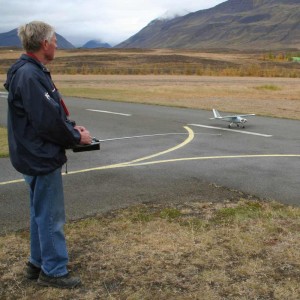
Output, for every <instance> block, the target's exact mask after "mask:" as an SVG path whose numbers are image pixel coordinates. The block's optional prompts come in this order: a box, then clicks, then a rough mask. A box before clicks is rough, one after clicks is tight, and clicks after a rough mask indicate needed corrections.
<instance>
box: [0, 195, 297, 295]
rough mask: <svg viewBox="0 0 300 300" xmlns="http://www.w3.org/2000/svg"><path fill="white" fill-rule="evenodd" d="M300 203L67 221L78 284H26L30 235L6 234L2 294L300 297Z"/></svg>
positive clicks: (249, 203) (0, 245) (187, 207)
mask: <svg viewBox="0 0 300 300" xmlns="http://www.w3.org/2000/svg"><path fill="white" fill-rule="evenodd" d="M299 229H300V209H299V208H293V207H290V206H284V205H281V204H278V203H270V202H262V201H257V200H255V199H251V200H249V199H248V200H245V199H240V200H239V201H238V202H228V201H227V202H226V201H224V202H223V203H218V204H213V203H209V202H207V203H197V202H195V203H188V204H178V205H175V204H174V205H173V206H168V207H166V206H163V205H139V206H135V207H131V208H128V209H124V210H119V211H115V212H111V213H110V214H107V215H99V216H96V217H94V218H90V219H85V220H81V221H78V222H74V223H70V224H69V225H68V226H67V227H66V235H67V237H68V244H69V252H70V256H71V265H70V267H71V269H72V270H74V271H77V272H79V273H80V276H81V278H82V280H83V283H84V284H83V286H82V287H80V288H79V289H76V290H72V291H69V290H57V289H52V288H48V289H45V288H41V287H39V286H37V285H36V283H35V282H29V281H26V280H25V279H24V278H23V276H22V269H23V266H24V261H26V256H27V254H28V244H29V243H28V239H29V237H28V235H29V234H28V232H27V231H24V232H19V233H15V234H8V235H6V236H2V237H0V251H1V255H0V278H1V281H0V298H1V299H41V298H42V299H205V300H206V299H207V300H208V299H239V300H240V299H278V300H285V299H286V300H296V299H299V298H300V286H299V280H300V264H299V261H300V251H299V249H300V235H299V232H300V231H299Z"/></svg>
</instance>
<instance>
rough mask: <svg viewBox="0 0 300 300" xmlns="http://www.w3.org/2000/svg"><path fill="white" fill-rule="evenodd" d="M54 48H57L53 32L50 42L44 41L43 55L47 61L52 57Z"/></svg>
mask: <svg viewBox="0 0 300 300" xmlns="http://www.w3.org/2000/svg"><path fill="white" fill-rule="evenodd" d="M56 49H57V39H56V36H55V34H54V35H53V37H52V39H51V40H50V42H48V41H45V42H44V56H45V60H46V61H47V63H48V62H50V61H52V60H53V59H54V54H55V50H56Z"/></svg>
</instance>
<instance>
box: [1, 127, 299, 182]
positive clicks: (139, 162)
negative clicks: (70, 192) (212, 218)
mask: <svg viewBox="0 0 300 300" xmlns="http://www.w3.org/2000/svg"><path fill="white" fill-rule="evenodd" d="M184 128H185V129H186V130H187V132H188V134H189V135H188V137H187V139H186V140H185V141H184V142H182V143H181V144H179V145H177V146H175V147H172V148H170V149H167V150H165V151H162V152H159V153H156V154H152V155H149V156H145V157H141V158H138V159H135V160H132V161H129V162H123V163H118V164H113V165H107V166H102V167H96V168H90V169H83V170H78V171H71V172H68V174H67V175H69V174H70V175H72V174H79V173H87V172H91V171H99V170H108V169H117V168H126V167H137V166H146V165H155V164H164V163H173V162H174V163H175V162H181V161H193V160H210V159H234V158H268V157H279V158H280V157H300V154H257V155H248V154H245V155H227V156H224V155H223V156H198V157H183V158H174V159H166V160H156V161H149V162H142V161H145V160H148V159H151V158H154V157H157V156H161V155H163V154H166V153H170V152H172V151H175V150H177V149H180V148H182V147H184V146H185V145H187V144H188V143H190V142H191V141H192V140H193V139H194V136H195V134H194V132H193V130H192V129H190V128H189V127H187V126H185V127H184ZM63 175H66V174H63ZM23 181H24V179H17V180H11V181H4V182H0V185H6V184H12V183H19V182H23Z"/></svg>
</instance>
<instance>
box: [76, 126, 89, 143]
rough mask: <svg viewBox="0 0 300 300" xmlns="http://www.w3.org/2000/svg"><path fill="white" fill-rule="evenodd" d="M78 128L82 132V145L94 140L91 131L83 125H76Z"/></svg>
mask: <svg viewBox="0 0 300 300" xmlns="http://www.w3.org/2000/svg"><path fill="white" fill-rule="evenodd" d="M74 128H75V129H76V130H78V131H79V133H80V145H89V144H91V142H92V137H91V135H90V132H89V131H88V130H87V129H86V128H85V127H83V126H75V127H74Z"/></svg>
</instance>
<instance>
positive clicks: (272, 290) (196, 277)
mask: <svg viewBox="0 0 300 300" xmlns="http://www.w3.org/2000/svg"><path fill="white" fill-rule="evenodd" d="M0 53H1V58H0V72H1V67H2V68H3V69H2V70H4V69H5V68H7V66H8V65H9V63H12V61H13V60H15V59H16V58H17V57H18V56H19V55H20V51H7V50H6V52H4V51H2V52H1V51H0ZM159 56H161V57H159ZM101 57H102V58H101ZM100 58H101V59H102V60H101V59H100ZM192 58H193V59H192ZM174 59H175V62H174ZM55 61H57V62H56V64H54V65H49V67H50V69H51V68H53V70H54V74H53V79H54V81H55V83H56V85H57V87H58V88H59V89H60V91H61V92H62V94H63V95H65V96H79V97H87V98H94V99H104V100H111V101H129V102H140V103H150V104H156V105H168V106H177V107H191V108H196V109H207V110H210V109H212V108H217V109H219V110H220V111H228V112H239V113H250V112H253V113H256V114H259V115H266V116H273V117H282V118H290V119H297V120H299V119H300V102H299V101H300V100H299V95H300V78H299V65H297V64H290V63H289V62H285V61H276V60H275V61H274V60H272V61H266V59H265V58H264V57H263V54H245V53H244V54H243V53H233V54H232V53H225V54H224V53H197V52H192V51H190V52H186V53H174V52H173V51H169V52H168V51H166V50H164V51H163V52H162V51H158V50H155V51H154V50H148V51H145V50H144V51H138V50H134V51H133V50H128V51H123V52H122V51H120V50H119V51H116V50H111V51H109V52H107V51H106V50H105V51H104V50H103V51H102V50H101V51H100V50H99V51H96V52H94V51H59V52H58V57H57V60H55ZM82 61H83V62H84V64H83V62H82ZM95 61H96V63H97V64H98V67H97V68H98V69H97V68H96V69H95V73H97V72H98V73H100V72H102V73H101V74H91V73H92V72H91V71H90V69H89V67H88V64H87V62H91V64H90V65H93V64H95ZM133 61H136V62H137V63H136V64H134V65H133V67H134V68H131V69H130V68H129V66H130V65H131V64H132V62H133ZM151 62H152V63H151ZM195 62H196V66H195ZM68 63H69V65H68ZM76 63H77V64H78V68H79V69H75V67H74V64H76ZM200 63H203V64H204V65H203V66H202V65H201V66H200ZM105 64H106V67H105V68H106V69H105V68H104V67H103V66H105ZM151 64H152V66H153V67H155V68H153V69H152V71H151V68H150V66H151ZM66 66H67V67H68V68H67V69H66V70H67V71H66V72H60V71H59V70H62V69H64V68H66ZM118 66H119V67H120V68H119V69H118ZM138 66H139V68H138ZM165 66H168V68H167V69H166V70H165V74H164V75H162V74H161V72H162V71H160V72H158V70H163V69H164V67H165ZM175 66H176V68H175ZM192 67H193V68H194V70H198V71H197V72H200V70H202V71H203V70H205V72H210V74H206V75H205V76H204V75H203V74H202V76H199V75H200V74H194V75H192V74H190V72H191V70H192ZM196 67H197V68H198V69H197V68H196ZM143 68H144V69H145V70H146V71H147V72H152V73H150V74H141V70H142V69H143ZM170 69H173V70H175V71H174V72H173V73H172V74H169V73H168V72H170ZM78 70H79V71H80V72H81V73H82V74H72V72H75V73H76V72H77V71H78ZM116 70H119V71H118V72H119V73H124V75H120V74H117V73H118V72H117V71H116ZM129 70H131V71H129ZM226 70H227V71H226ZM239 70H240V71H241V70H248V71H249V70H250V71H251V72H250V71H249V72H248V76H246V77H244V76H245V74H242V75H243V77H240V76H237V74H238V73H237V72H238V71H239ZM104 71H105V72H106V73H108V74H105V72H104ZM146 71H145V73H147V72H146ZM225 71H226V72H227V73H226V72H225ZM258 71H260V72H261V73H260V76H257V72H258ZM84 72H85V73H87V74H84ZM113 72H114V73H113ZM130 72H132V74H131V75H129V73H130ZM138 72H140V73H138ZM184 72H185V73H184ZM217 72H219V73H217ZM223 72H225V73H223ZM233 72H234V73H233ZM267 72H269V76H267V77H266V76H265V75H266V74H267ZM62 73H64V74H62ZM111 73H113V75H111ZM154 73H155V74H154ZM279 73H280V74H281V75H282V76H279V75H280V74H279ZM186 74H188V75H186ZM255 74H256V75H255ZM297 74H298V75H297ZM207 75H210V76H207ZM219 75H223V76H219ZM224 75H226V76H224ZM283 75H284V76H283ZM277 76H279V77H277ZM4 79H5V75H4V74H0V81H2V82H3V81H4ZM0 151H1V152H4V153H5V152H6V153H7V144H6V130H5V129H4V128H2V129H0ZM215 191H216V193H222V191H223V190H222V188H220V187H215ZM222 195H223V193H222ZM224 195H225V194H224ZM231 195H232V197H231V198H230V199H228V198H226V197H225V196H224V199H223V201H221V202H220V203H212V202H211V201H210V199H207V201H206V202H194V203H173V205H168V206H167V205H162V204H147V205H146V204H145V205H138V206H133V207H129V208H126V209H123V210H118V211H112V212H110V213H108V214H105V215H97V216H95V217H93V218H87V219H83V220H78V221H73V222H69V223H68V224H67V226H66V236H67V240H68V246H69V253H70V268H71V270H72V271H75V272H76V273H79V275H80V276H81V278H82V280H83V285H82V286H81V287H80V288H78V289H76V290H71V291H69V290H57V289H52V288H42V287H39V286H37V284H36V283H35V282H30V281H27V280H25V279H24V277H23V275H22V270H23V267H24V264H25V262H26V260H27V257H28V253H29V232H28V230H26V229H25V230H23V231H20V232H15V233H9V232H8V233H7V234H6V235H2V236H0V299H72V300H73V299H87V300H90V299H112V300H114V299H116V300H117V299H118V300H119V299H120V300H121V299H128V300H140V299H143V300H144V299H145V300H147V299H157V300H164V299H166V300H169V299H172V300H173V299H174V300H176V299H178V300H179V299H180V300H181V299H183V300H185V299H199V300H248V299H249V300H250V299H251V300H254V299H261V300H273V299H276V300H299V299H300V286H299V281H300V263H299V262H300V251H299V249H300V234H299V233H300V209H299V208H298V207H291V206H287V205H282V204H279V203H276V202H267V201H264V200H262V199H257V198H256V197H252V196H249V195H244V194H242V193H240V192H238V191H231ZM26 197H27V195H26ZM6 200H7V201H9V199H6Z"/></svg>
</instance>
